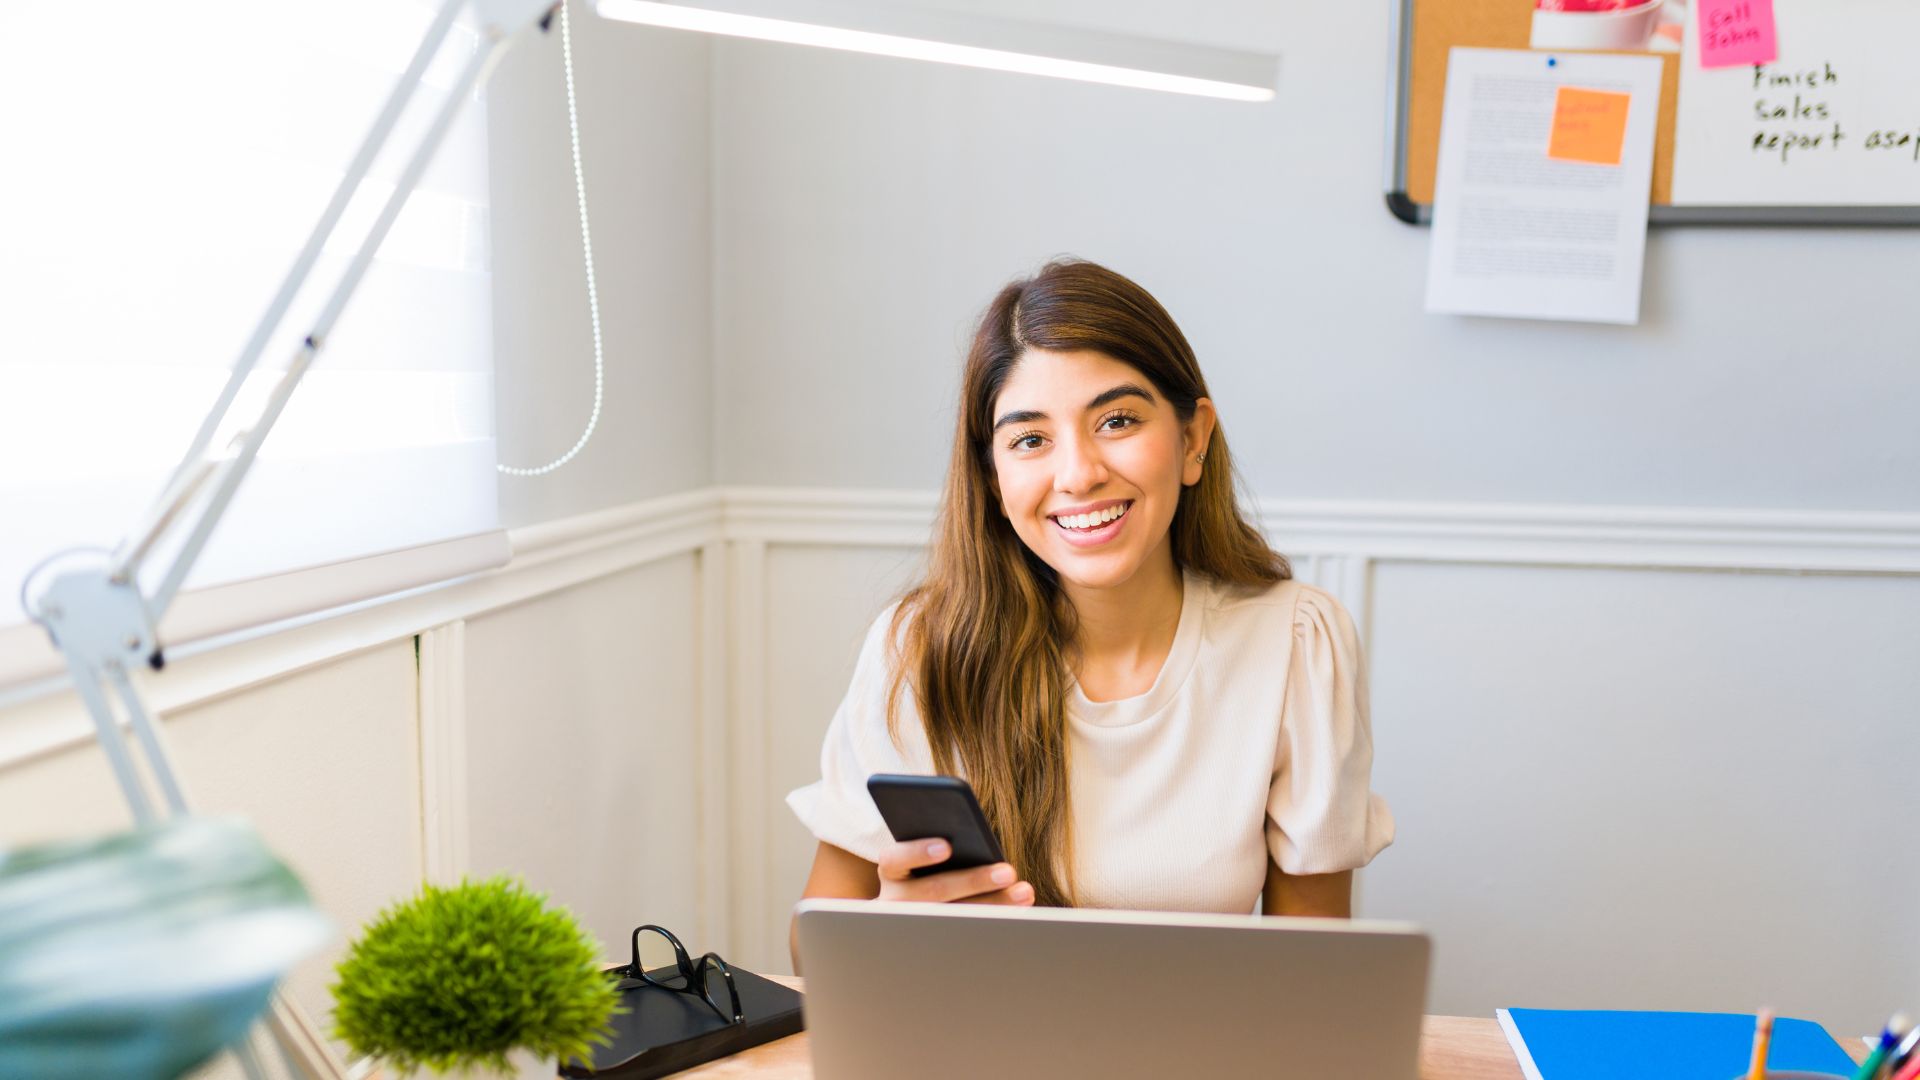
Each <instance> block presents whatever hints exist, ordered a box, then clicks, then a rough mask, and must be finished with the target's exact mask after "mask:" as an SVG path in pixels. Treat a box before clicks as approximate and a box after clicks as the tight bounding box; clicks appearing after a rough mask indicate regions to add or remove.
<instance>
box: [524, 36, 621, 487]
mask: <svg viewBox="0 0 1920 1080" xmlns="http://www.w3.org/2000/svg"><path fill="white" fill-rule="evenodd" d="M560 55H561V56H562V58H564V60H565V62H566V71H567V132H568V134H569V135H571V136H572V137H573V190H574V192H575V194H576V195H577V196H578V199H579V202H580V246H581V248H582V249H583V250H584V251H585V252H586V261H587V317H588V318H589V319H590V320H591V321H592V324H593V414H592V415H591V416H589V417H588V418H587V429H586V430H585V431H582V432H581V433H580V441H579V442H576V443H574V444H573V449H571V450H568V451H567V452H566V453H564V454H561V455H560V456H559V457H557V458H555V459H554V460H552V461H549V462H548V463H546V464H545V465H541V466H538V467H536V468H521V467H519V466H517V465H500V466H497V468H499V470H500V471H501V472H502V473H504V474H506V475H508V476H544V475H546V474H547V473H550V472H552V471H553V470H555V469H557V468H559V467H560V466H562V465H565V464H566V463H567V462H569V461H572V460H573V459H574V457H575V455H577V454H579V453H580V451H581V450H582V449H583V448H585V446H586V445H587V440H588V439H591V438H593V429H594V428H595V427H597V426H599V424H600V400H601V394H602V390H603V387H604V385H605V367H606V365H605V360H604V358H603V356H602V353H601V349H600V290H599V288H598V287H597V286H596V285H595V283H594V280H593V233H592V231H591V230H590V229H589V228H588V226H587V176H586V172H585V170H583V169H581V167H580V113H579V109H578V107H577V106H576V105H575V104H574V97H573V34H572V32H571V30H570V28H569V24H568V21H567V5H566V4H564V3H563V4H561V5H560Z"/></svg>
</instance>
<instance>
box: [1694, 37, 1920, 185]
mask: <svg viewBox="0 0 1920 1080" xmlns="http://www.w3.org/2000/svg"><path fill="white" fill-rule="evenodd" d="M1774 19H1775V23H1776V25H1777V26H1778V27H1779V30H1780V58H1779V60H1777V61H1776V62H1774V63H1772V64H1769V65H1767V66H1766V67H1765V68H1761V69H1755V68H1750V67H1737V68H1720V69H1717V70H1713V71H1708V70H1703V69H1702V68H1701V67H1700V66H1699V65H1698V64H1690V63H1687V62H1686V58H1688V57H1692V56H1696V55H1698V35H1699V25H1698V20H1697V19H1689V20H1688V23H1687V41H1686V51H1685V53H1683V56H1682V60H1681V65H1680V107H1679V111H1678V113H1677V116H1676V121H1677V124H1678V133H1679V137H1678V139H1677V140H1676V145H1675V150H1674V160H1673V203H1674V205H1676V206H1685V205H1722V206H1770V205H1782V204H1790V205H1804V206H1859V205H1873V204H1882V205H1896V204H1903V203H1904V204H1920V3H1917V2H1916V0H1775V2H1774Z"/></svg>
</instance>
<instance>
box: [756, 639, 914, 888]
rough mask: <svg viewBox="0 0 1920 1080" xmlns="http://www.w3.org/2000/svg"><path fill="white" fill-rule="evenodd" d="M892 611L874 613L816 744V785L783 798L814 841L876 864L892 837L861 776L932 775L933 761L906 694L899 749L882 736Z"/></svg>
mask: <svg viewBox="0 0 1920 1080" xmlns="http://www.w3.org/2000/svg"><path fill="white" fill-rule="evenodd" d="M893 611H894V609H893V608H892V607H889V608H888V609H887V610H886V611H883V612H881V613H880V617H879V618H877V619H875V620H874V622H873V625H872V627H870V628H869V629H868V631H867V637H866V641H865V643H864V644H862V645H861V647H860V659H859V660H858V661H857V662H856V663H855V665H854V669H853V680H852V682H851V683H850V684H849V685H848V687H847V695H846V697H845V698H844V699H843V700H842V701H841V702H840V708H839V709H838V710H837V711H835V713H834V714H833V720H832V722H831V723H829V724H828V725H827V734H826V738H825V739H824V740H823V741H822V742H821V746H820V779H819V780H816V781H815V782H813V783H811V784H808V785H807V786H806V787H803V788H799V789H797V790H795V791H793V792H792V793H790V794H789V795H788V796H787V805H788V806H789V807H791V808H792V809H793V813H794V815H795V816H796V817H798V818H799V819H800V823H801V824H802V825H805V826H806V827H807V830H808V831H809V832H811V833H813V835H814V837H815V838H817V839H819V840H823V841H825V842H826V843H829V844H832V845H833V846H835V847H838V848H842V849H845V850H847V851H850V852H852V853H853V854H855V855H858V856H860V857H861V858H863V859H866V860H867V861H869V862H878V861H879V856H880V851H881V849H882V848H884V847H885V846H886V845H888V844H891V843H892V842H893V834H892V833H891V832H889V831H888V830H887V825H886V822H885V821H883V820H881V817H880V811H879V810H878V809H876V808H875V807H874V805H873V799H872V797H871V796H869V795H868V794H867V777H869V776H871V775H873V774H874V773H916V774H921V775H930V774H931V773H932V772H933V755H932V752H931V751H930V750H929V749H928V747H927V739H926V731H925V729H924V728H923V727H922V726H921V724H920V715H919V712H918V710H916V709H915V708H914V706H913V694H912V690H911V688H908V689H906V690H904V691H902V693H901V695H900V725H899V726H900V740H899V743H898V744H896V743H895V742H894V739H893V735H892V733H891V732H889V731H888V730H887V685H888V682H889V680H890V678H891V676H892V667H891V663H890V660H889V656H888V653H889V649H888V648H887V644H888V643H887V636H888V630H889V628H890V627H891V626H892V625H893Z"/></svg>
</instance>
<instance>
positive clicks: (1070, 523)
mask: <svg viewBox="0 0 1920 1080" xmlns="http://www.w3.org/2000/svg"><path fill="white" fill-rule="evenodd" d="M1132 506H1133V504H1132V503H1120V504H1119V505H1117V506H1109V507H1107V508H1106V509H1105V510H1095V511H1093V512H1092V513H1088V514H1062V515H1060V516H1058V517H1056V518H1054V519H1053V520H1055V521H1057V522H1059V523H1060V524H1061V526H1063V527H1065V528H1068V529H1097V528H1099V527H1100V526H1102V525H1105V524H1106V523H1107V522H1109V521H1114V520H1117V519H1119V518H1121V517H1123V516H1125V514H1126V512H1127V511H1128V510H1129V509H1131V508H1132Z"/></svg>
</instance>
